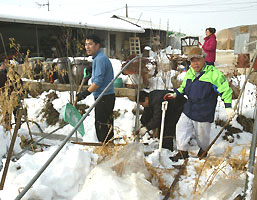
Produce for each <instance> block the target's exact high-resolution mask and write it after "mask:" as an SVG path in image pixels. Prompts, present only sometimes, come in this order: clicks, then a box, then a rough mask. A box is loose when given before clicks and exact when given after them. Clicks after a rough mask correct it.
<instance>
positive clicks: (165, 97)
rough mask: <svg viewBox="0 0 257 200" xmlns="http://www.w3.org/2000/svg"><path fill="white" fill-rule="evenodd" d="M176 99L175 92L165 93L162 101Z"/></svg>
mask: <svg viewBox="0 0 257 200" xmlns="http://www.w3.org/2000/svg"><path fill="white" fill-rule="evenodd" d="M176 97H177V94H176V92H174V93H167V94H165V96H164V97H163V100H165V101H166V100H169V99H175V98H176Z"/></svg>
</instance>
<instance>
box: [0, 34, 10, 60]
mask: <svg viewBox="0 0 257 200" xmlns="http://www.w3.org/2000/svg"><path fill="white" fill-rule="evenodd" d="M0 36H1V40H2V43H3V47H4V53H5V57H6V58H5V59H8V56H7V53H6V49H5V45H4V38H3V35H2V33H0Z"/></svg>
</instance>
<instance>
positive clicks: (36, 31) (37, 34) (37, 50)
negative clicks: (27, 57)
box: [36, 25, 40, 57]
mask: <svg viewBox="0 0 257 200" xmlns="http://www.w3.org/2000/svg"><path fill="white" fill-rule="evenodd" d="M36 40H37V41H36V42H37V56H38V57H39V56H40V55H39V42H38V30H37V25H36Z"/></svg>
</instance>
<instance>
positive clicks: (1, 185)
mask: <svg viewBox="0 0 257 200" xmlns="http://www.w3.org/2000/svg"><path fill="white" fill-rule="evenodd" d="M17 116H18V117H17V123H16V125H15V128H14V132H13V136H12V140H11V144H10V147H9V151H8V155H7V159H6V162H5V165H4V171H3V175H2V178H1V183H0V190H3V189H4V182H5V178H6V175H7V171H8V168H9V164H10V161H11V157H12V153H13V148H14V144H15V140H16V137H17V133H18V130H19V127H20V124H21V116H22V110H18V113H17Z"/></svg>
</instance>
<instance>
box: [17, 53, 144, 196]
mask: <svg viewBox="0 0 257 200" xmlns="http://www.w3.org/2000/svg"><path fill="white" fill-rule="evenodd" d="M138 58H140V56H136V57H135V58H133V59H132V60H131V61H129V62H128V63H127V64H126V65H125V66H124V67H123V68H122V69H121V71H120V72H119V73H118V74H117V75H116V76H115V77H114V79H113V80H112V81H111V82H110V83H109V84H108V85H107V87H106V88H105V89H104V90H103V92H102V93H101V94H100V96H99V97H98V98H97V99H96V101H95V102H94V104H93V105H91V106H90V107H89V109H88V111H87V112H86V113H85V114H84V115H83V116H82V118H81V119H80V120H79V122H78V123H77V125H76V126H75V127H74V128H73V129H72V131H71V132H70V133H69V134H68V136H67V137H66V138H65V139H64V141H63V143H62V144H61V145H60V146H59V147H58V148H57V149H56V150H55V152H54V153H53V154H52V155H51V157H50V158H49V159H48V160H47V161H46V162H45V164H44V165H43V166H42V167H41V168H40V169H39V171H38V172H37V174H36V175H35V176H34V177H33V178H32V179H31V180H30V182H29V183H28V184H27V185H26V186H25V188H24V189H23V190H22V191H21V193H20V194H19V195H18V196H17V197H16V198H15V200H20V199H21V198H22V197H23V196H24V195H25V194H26V192H27V191H28V190H29V189H30V188H31V186H32V185H33V184H34V183H35V182H36V180H37V179H38V178H39V176H40V175H41V174H42V173H43V172H44V171H45V169H46V168H47V167H48V165H49V164H50V163H51V162H52V161H53V159H54V158H55V157H56V156H57V154H58V153H59V152H60V151H61V149H62V148H63V147H64V145H65V144H66V143H67V142H68V140H69V139H70V138H71V136H72V135H73V134H74V133H75V131H76V130H77V129H78V128H79V126H80V125H81V124H82V122H83V121H84V120H85V118H86V117H87V116H88V115H89V113H90V112H91V111H92V110H93V108H94V107H95V105H96V104H97V103H98V102H99V101H100V100H101V98H102V97H103V96H104V94H105V92H106V91H107V90H108V89H109V88H110V87H111V85H112V84H113V82H114V81H115V80H116V79H117V78H118V77H119V75H120V74H121V73H122V72H123V70H124V69H126V67H127V66H129V64H130V63H131V62H133V61H134V60H136V59H138Z"/></svg>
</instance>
